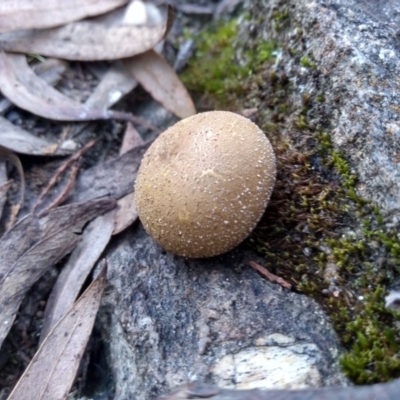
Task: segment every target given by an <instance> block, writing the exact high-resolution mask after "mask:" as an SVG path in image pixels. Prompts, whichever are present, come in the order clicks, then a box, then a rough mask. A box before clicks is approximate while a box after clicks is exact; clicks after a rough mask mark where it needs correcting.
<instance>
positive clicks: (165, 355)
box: [101, 225, 344, 400]
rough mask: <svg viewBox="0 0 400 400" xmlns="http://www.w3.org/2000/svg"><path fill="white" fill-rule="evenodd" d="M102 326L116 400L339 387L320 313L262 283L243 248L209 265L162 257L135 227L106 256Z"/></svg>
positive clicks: (334, 351) (330, 338)
mask: <svg viewBox="0 0 400 400" xmlns="http://www.w3.org/2000/svg"><path fill="white" fill-rule="evenodd" d="M107 260H108V282H109V289H108V291H107V292H108V295H106V296H105V297H104V301H103V309H102V312H101V321H102V325H103V328H102V329H103V330H104V332H105V340H106V342H107V343H108V346H109V358H110V361H111V366H112V369H113V371H112V372H113V374H114V377H115V387H116V393H115V398H118V399H121V400H123V399H132V398H135V399H143V400H144V399H151V398H154V397H157V396H158V395H160V394H164V393H167V392H168V391H169V390H171V389H172V388H174V387H176V386H178V385H181V384H183V383H186V382H190V381H194V380H199V381H203V382H208V383H213V384H217V385H219V386H220V387H225V388H242V389H244V388H257V387H261V388H304V387H319V386H325V385H338V384H339V385H340V384H343V383H344V379H343V377H342V375H341V374H340V372H339V367H338V364H337V356H338V352H339V347H338V344H337V338H336V336H335V334H334V332H333V330H332V328H331V326H330V323H329V320H328V319H327V317H326V315H325V314H324V313H323V312H322V310H321V309H320V307H319V306H318V305H317V304H316V303H315V302H314V301H313V300H311V299H309V298H307V297H306V296H303V295H299V294H296V293H293V292H289V291H286V290H284V289H282V288H281V287H280V286H278V285H276V284H272V283H270V282H267V281H266V280H264V279H262V278H261V277H260V276H259V275H258V274H257V273H256V272H255V271H254V270H252V269H251V268H250V267H249V266H248V262H249V261H250V260H255V261H259V262H261V263H262V260H260V259H258V258H257V257H256V256H255V255H254V254H252V253H251V252H250V251H249V250H247V249H246V247H245V246H244V245H242V246H240V247H239V248H237V249H236V250H234V251H232V252H230V253H228V254H226V255H224V256H219V257H215V258H211V259H203V260H202V259H199V260H195V259H184V258H182V257H178V256H173V255H171V254H168V253H166V252H164V251H163V250H162V249H161V247H159V245H157V244H156V243H155V242H154V240H153V239H151V238H150V237H149V236H148V235H147V234H146V233H145V231H144V229H143V228H142V227H141V226H140V225H139V226H137V227H134V228H132V230H131V231H130V232H127V233H126V234H125V235H124V236H123V237H121V238H120V239H119V240H117V241H116V242H115V243H114V245H113V246H112V248H111V249H110V250H109V252H108V254H107Z"/></svg>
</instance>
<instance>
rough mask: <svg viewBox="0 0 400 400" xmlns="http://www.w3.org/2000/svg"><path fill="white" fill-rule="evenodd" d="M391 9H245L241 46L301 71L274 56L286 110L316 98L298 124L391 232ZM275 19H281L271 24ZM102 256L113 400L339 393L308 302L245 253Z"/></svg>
mask: <svg viewBox="0 0 400 400" xmlns="http://www.w3.org/2000/svg"><path fill="white" fill-rule="evenodd" d="M399 7H400V6H399V4H398V2H396V1H395V0H388V1H380V0H371V1H367V0H349V1H347V2H346V3H344V2H342V1H341V0H313V1H309V0H258V1H252V2H250V1H249V2H247V6H246V9H247V10H248V11H249V12H250V13H251V14H252V15H260V16H262V18H261V22H260V24H258V25H257V26H253V27H252V26H249V27H246V28H250V29H249V32H252V31H253V32H256V36H257V37H258V39H259V40H261V38H263V39H265V40H267V41H269V40H275V41H277V42H279V43H283V42H284V43H285V44H286V46H287V48H292V49H294V50H295V52H293V53H296V54H297V56H296V57H297V58H300V57H307V59H308V60H309V62H308V65H305V64H306V63H303V64H301V63H299V60H298V59H297V60H296V61H294V59H293V58H292V56H291V55H290V52H287V51H284V52H281V53H279V54H278V57H277V59H278V61H277V64H279V69H280V70H279V72H280V73H281V74H282V73H284V74H286V75H287V77H288V78H289V79H290V81H291V84H292V88H293V90H292V93H291V95H290V97H291V98H290V102H291V103H292V104H296V105H297V106H298V108H299V109H301V107H302V101H303V99H304V97H303V96H304V95H311V96H314V97H315V96H317V95H318V94H322V95H323V97H324V101H323V102H321V103H317V102H313V103H312V104H311V105H310V106H309V110H308V118H307V120H308V121H309V123H310V125H314V126H318V125H321V126H323V128H324V129H326V130H328V131H329V133H330V135H331V138H332V141H333V144H334V146H335V148H337V149H339V150H342V151H343V152H344V154H345V157H346V159H347V160H348V161H349V163H350V166H351V168H352V173H354V174H355V175H357V177H358V185H357V190H358V192H359V193H360V194H361V195H362V196H364V197H366V198H369V199H371V200H372V201H373V202H375V203H376V204H378V205H379V207H380V208H381V210H382V211H383V212H384V213H385V216H386V218H387V219H386V220H389V221H390V224H391V225H392V226H398V224H399V222H400V202H399V200H398V199H399V198H400V140H399V139H400V120H399V110H400V96H398V93H399V90H400V81H399V79H400V78H399V76H400V74H399V72H400V59H399V58H400V47H399V43H400V42H399V34H398V32H399V30H400V10H399ZM286 11H287V13H288V15H289V18H288V19H287V20H285V19H282V20H281V21H278V20H277V18H276V15H277V13H278V12H279V13H281V15H284V12H286ZM288 21H290V26H286V27H285V29H278V26H277V25H279V24H283V25H284V24H285V23H288ZM253 28H254V29H253ZM252 29H253V30H252ZM299 37H300V39H299ZM294 117H295V116H293V118H294ZM106 256H107V258H108V262H109V276H108V278H109V284H110V286H109V290H108V295H107V296H106V297H105V299H104V304H103V308H102V311H101V318H100V321H99V328H100V330H101V331H102V332H103V333H104V335H105V339H106V341H105V342H106V343H107V351H108V357H109V361H110V367H111V370H112V373H113V375H114V379H115V388H116V393H115V398H118V399H129V398H135V399H151V398H154V397H157V396H159V395H160V394H164V393H167V392H169V391H170V390H171V389H172V388H173V387H175V386H178V385H180V384H182V383H186V382H187V381H194V380H199V381H202V382H206V383H213V384H216V385H219V386H220V387H224V388H230V389H231V388H236V389H239V388H241V389H244V388H254V387H262V388H274V389H277V388H303V387H318V386H327V385H337V384H339V385H343V384H346V381H345V380H344V379H343V377H342V375H341V373H340V369H339V367H338V364H337V360H338V354H339V352H340V347H339V346H338V342H337V338H336V336H335V334H334V333H333V330H332V328H331V325H330V323H329V321H328V319H327V317H326V315H325V314H324V313H323V312H322V310H321V309H320V308H319V306H318V305H317V304H316V303H315V302H314V301H313V300H311V299H309V298H307V297H305V296H302V295H299V294H296V293H293V292H288V291H284V290H283V289H281V288H280V287H279V286H276V285H273V284H271V283H269V282H266V281H264V280H263V279H262V278H261V277H260V276H259V275H258V274H257V273H256V272H254V271H252V270H250V269H249V267H248V261H250V260H255V261H259V263H261V264H263V261H262V260H261V261H260V260H257V258H256V257H255V255H254V254H252V253H251V252H249V251H248V250H246V248H245V247H244V246H241V247H239V248H238V249H237V250H235V251H233V252H230V253H229V254H227V255H225V256H221V257H218V258H214V259H209V260H185V259H183V258H180V257H175V256H172V255H170V254H166V253H165V252H163V251H162V249H161V248H160V247H159V246H158V245H156V244H155V242H154V241H153V240H152V239H150V238H149V237H148V236H147V235H146V234H145V233H144V231H143V229H142V228H141V227H140V226H137V227H135V228H132V229H131V231H130V232H127V233H126V234H125V235H123V236H122V237H120V238H118V239H117V240H116V241H115V243H114V244H113V246H112V248H111V249H110V250H109V252H108V253H107V254H106Z"/></svg>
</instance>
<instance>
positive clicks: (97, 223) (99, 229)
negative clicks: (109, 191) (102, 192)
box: [40, 210, 115, 342]
mask: <svg viewBox="0 0 400 400" xmlns="http://www.w3.org/2000/svg"><path fill="white" fill-rule="evenodd" d="M114 211H115V210H113V211H110V212H108V213H107V214H105V215H103V216H101V217H97V218H96V219H95V220H94V221H92V222H91V223H90V224H89V225H88V226H87V228H86V229H85V231H84V233H83V235H82V240H81V241H80V242H79V243H78V245H77V246H76V247H75V249H74V251H73V252H72V254H71V255H70V257H69V259H68V262H67V264H66V265H65V266H64V267H63V269H62V271H61V273H60V275H59V277H58V279H57V282H56V284H55V285H54V287H53V290H52V292H51V294H50V297H49V299H48V301H47V304H46V310H45V313H44V320H43V327H42V332H41V335H40V342H43V340H44V338H45V337H46V336H47V335H48V334H49V332H50V331H51V330H52V329H53V327H54V326H55V325H56V324H57V323H58V321H59V320H60V319H61V318H62V317H63V316H64V315H65V314H66V313H67V312H68V310H69V309H70V308H71V307H72V305H73V304H74V302H75V300H76V298H77V296H78V294H79V292H80V290H81V287H82V285H83V284H84V282H85V280H86V278H87V276H88V275H89V272H90V271H91V270H92V268H93V266H94V264H95V263H96V262H97V260H98V259H99V257H100V256H101V254H102V252H103V251H104V249H105V247H106V245H107V243H108V242H109V240H110V238H111V235H112V231H113V227H114Z"/></svg>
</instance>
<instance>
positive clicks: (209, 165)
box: [135, 111, 276, 258]
mask: <svg viewBox="0 0 400 400" xmlns="http://www.w3.org/2000/svg"><path fill="white" fill-rule="evenodd" d="M275 176H276V163H275V155H274V152H273V150H272V146H271V144H270V142H269V140H268V139H267V137H266V136H265V134H264V133H263V132H262V131H261V130H260V129H259V128H258V127H257V125H255V124H253V123H252V122H251V121H249V120H248V119H247V118H244V117H242V116H240V115H237V114H234V113H231V112H227V111H211V112H205V113H202V114H197V115H194V116H192V117H189V118H186V119H184V120H182V121H180V122H178V123H177V124H175V125H174V126H172V127H171V128H169V129H167V130H166V131H165V132H163V133H162V134H161V135H160V136H159V137H158V138H157V139H156V140H155V141H154V143H153V144H152V145H151V147H150V148H149V149H148V150H147V152H146V154H145V156H144V158H143V161H142V164H141V166H140V169H139V172H138V176H137V180H136V187H135V193H136V203H137V209H138V213H139V217H140V219H141V221H142V223H143V225H144V228H145V229H146V231H147V232H148V233H149V234H150V235H151V236H152V237H153V238H154V239H155V240H156V241H157V242H158V243H159V244H160V245H161V246H162V247H164V248H165V249H166V250H168V251H170V252H171V253H175V254H178V255H181V256H186V257H195V258H198V257H210V256H215V255H218V254H222V253H225V252H227V251H229V250H231V249H232V248H233V247H235V246H236V245H238V244H239V243H240V242H241V241H243V240H244V239H245V238H246V237H247V236H248V235H249V233H250V232H251V231H252V230H253V228H254V227H255V226H256V224H257V222H258V221H259V219H260V218H261V216H262V214H263V212H264V210H265V207H266V206H267V203H268V200H269V198H270V195H271V192H272V189H273V186H274V182H275Z"/></svg>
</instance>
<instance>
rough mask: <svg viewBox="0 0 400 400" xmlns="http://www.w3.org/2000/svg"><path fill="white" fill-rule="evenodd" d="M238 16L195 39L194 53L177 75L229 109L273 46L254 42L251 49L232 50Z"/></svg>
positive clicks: (212, 27) (249, 82) (273, 50)
mask: <svg viewBox="0 0 400 400" xmlns="http://www.w3.org/2000/svg"><path fill="white" fill-rule="evenodd" d="M241 20H242V19H239V18H237V19H234V20H232V21H229V22H226V23H223V24H222V25H221V23H218V22H217V23H214V24H211V25H210V26H209V29H207V30H204V31H203V32H202V33H201V34H200V35H199V37H197V38H196V48H197V49H196V52H195V55H194V57H193V58H192V60H191V61H190V62H189V65H188V68H187V69H186V70H185V71H184V72H183V73H182V74H181V79H182V81H183V83H184V84H185V85H186V86H187V87H188V89H189V90H191V91H192V92H195V93H197V94H200V95H201V96H203V98H204V97H205V98H206V99H207V100H208V101H211V103H212V104H219V107H220V108H221V107H222V108H231V107H233V105H234V104H236V102H237V99H239V98H243V96H245V95H246V93H247V92H248V91H249V88H250V86H251V85H252V84H254V81H253V79H254V76H253V74H254V73H255V72H256V71H257V68H259V66H260V65H261V64H263V63H265V62H267V61H269V60H272V59H273V58H274V57H275V55H274V52H275V51H276V45H275V44H274V43H273V42H272V41H271V42H258V43H257V44H256V45H255V47H254V48H251V49H250V48H244V49H243V51H242V52H241V53H240V54H239V53H238V52H237V49H236V47H237V46H236V44H237V40H238V31H239V28H240V23H241Z"/></svg>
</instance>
